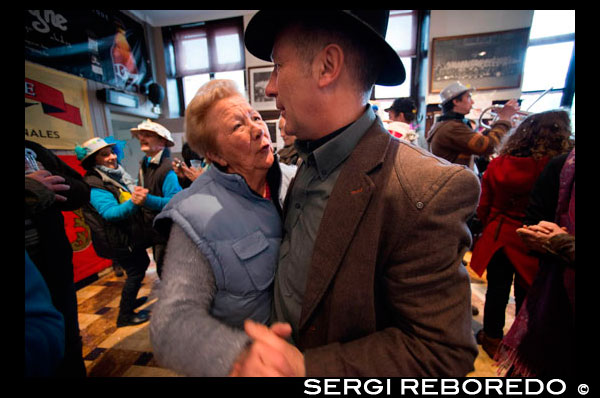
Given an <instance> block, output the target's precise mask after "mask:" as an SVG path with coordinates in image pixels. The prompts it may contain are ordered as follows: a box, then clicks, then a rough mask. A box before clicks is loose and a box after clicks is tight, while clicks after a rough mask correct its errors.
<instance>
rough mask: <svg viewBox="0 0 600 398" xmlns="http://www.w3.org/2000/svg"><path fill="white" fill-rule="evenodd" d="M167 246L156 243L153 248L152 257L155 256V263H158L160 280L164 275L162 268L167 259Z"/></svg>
mask: <svg viewBox="0 0 600 398" xmlns="http://www.w3.org/2000/svg"><path fill="white" fill-rule="evenodd" d="M166 249H167V245H166V244H163V243H156V244H155V245H154V246H152V255H153V256H154V262H155V263H156V274H157V275H158V277H159V278H160V277H161V275H162V266H163V262H164V259H165V250H166Z"/></svg>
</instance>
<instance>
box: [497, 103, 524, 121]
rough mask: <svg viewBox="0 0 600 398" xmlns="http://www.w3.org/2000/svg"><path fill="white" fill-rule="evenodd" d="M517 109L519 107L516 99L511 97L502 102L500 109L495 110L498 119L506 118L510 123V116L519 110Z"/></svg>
mask: <svg viewBox="0 0 600 398" xmlns="http://www.w3.org/2000/svg"><path fill="white" fill-rule="evenodd" d="M519 109H521V108H520V106H519V103H518V102H517V100H516V99H511V100H510V101H508V102H507V103H506V104H504V106H503V107H502V109H500V110H499V111H498V112H497V114H498V119H499V120H507V121H509V122H511V123H512V117H513V116H514V114H515V113H517V112H518V111H519Z"/></svg>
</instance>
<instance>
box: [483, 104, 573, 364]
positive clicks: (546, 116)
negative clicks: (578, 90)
mask: <svg viewBox="0 0 600 398" xmlns="http://www.w3.org/2000/svg"><path fill="white" fill-rule="evenodd" d="M570 134H571V129H570V120H569V116H568V114H567V113H566V112H565V111H562V110H559V111H555V110H552V111H547V112H541V113H537V114H534V115H530V116H529V117H527V118H526V119H525V120H524V121H523V122H522V123H521V124H520V125H519V126H518V127H517V129H516V131H514V133H511V134H509V135H508V137H506V139H505V140H504V142H503V144H502V147H501V148H500V151H499V156H498V157H496V158H494V159H493V160H492V161H491V162H490V164H489V166H488V168H487V170H486V172H485V173H484V174H483V178H482V192H481V198H480V200H479V207H478V208H477V215H478V217H479V219H480V220H481V222H482V224H483V227H484V229H483V232H482V235H481V237H480V238H479V239H478V240H477V242H476V243H475V246H474V248H473V254H472V257H471V268H472V269H473V270H474V271H475V272H476V273H477V274H478V275H479V276H482V275H483V272H484V271H485V270H486V269H487V292H486V296H485V307H484V313H483V329H482V330H480V331H479V332H478V333H477V341H478V342H479V343H480V344H481V345H482V347H483V349H484V351H486V352H487V353H488V355H489V356H490V358H493V357H494V355H495V354H496V351H497V348H498V345H499V344H500V341H501V340H502V337H503V336H504V331H503V329H504V323H505V312H506V305H507V304H508V299H509V295H510V290H511V285H513V277H514V294H515V302H516V312H518V311H519V309H520V308H521V306H522V303H523V300H524V299H525V295H526V294H527V291H528V290H529V287H530V286H531V284H532V282H533V280H534V278H535V275H536V273H537V271H538V266H539V265H538V263H539V262H538V258H537V257H535V256H532V255H530V254H529V248H528V247H527V246H526V245H524V244H523V242H522V241H521V239H520V238H519V236H518V234H517V229H518V228H519V227H520V226H522V225H523V218H524V216H525V209H526V207H527V204H528V203H529V196H530V192H531V189H532V187H533V185H534V183H535V181H536V180H537V178H538V177H539V176H540V174H541V172H542V170H543V169H544V167H545V166H546V164H547V163H548V161H549V160H550V159H552V158H553V157H555V156H557V155H561V154H563V153H567V152H568V151H570V149H571V146H570V139H569V137H570Z"/></svg>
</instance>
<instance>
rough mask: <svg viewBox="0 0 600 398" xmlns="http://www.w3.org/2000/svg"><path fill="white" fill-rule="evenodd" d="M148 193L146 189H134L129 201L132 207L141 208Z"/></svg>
mask: <svg viewBox="0 0 600 398" xmlns="http://www.w3.org/2000/svg"><path fill="white" fill-rule="evenodd" d="M148 192H149V191H148V189H147V188H142V187H135V188H134V189H133V192H132V194H131V201H132V202H133V204H134V205H138V206H142V205H143V204H144V203H145V202H146V196H148Z"/></svg>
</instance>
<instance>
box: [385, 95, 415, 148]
mask: <svg viewBox="0 0 600 398" xmlns="http://www.w3.org/2000/svg"><path fill="white" fill-rule="evenodd" d="M384 110H385V111H386V112H387V113H388V114H389V115H390V120H389V121H386V122H387V123H386V128H387V129H388V131H389V132H390V133H391V134H392V135H393V136H394V137H397V138H403V139H405V140H407V141H410V142H411V143H413V144H414V143H415V141H416V140H417V138H418V137H417V134H416V133H415V131H414V130H413V128H412V127H411V126H410V123H412V122H413V121H414V120H415V119H416V118H417V106H416V105H415V101H414V100H413V99H412V98H410V97H405V98H396V99H395V100H394V102H393V103H392V106H390V107H389V108H387V109H384Z"/></svg>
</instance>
